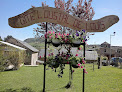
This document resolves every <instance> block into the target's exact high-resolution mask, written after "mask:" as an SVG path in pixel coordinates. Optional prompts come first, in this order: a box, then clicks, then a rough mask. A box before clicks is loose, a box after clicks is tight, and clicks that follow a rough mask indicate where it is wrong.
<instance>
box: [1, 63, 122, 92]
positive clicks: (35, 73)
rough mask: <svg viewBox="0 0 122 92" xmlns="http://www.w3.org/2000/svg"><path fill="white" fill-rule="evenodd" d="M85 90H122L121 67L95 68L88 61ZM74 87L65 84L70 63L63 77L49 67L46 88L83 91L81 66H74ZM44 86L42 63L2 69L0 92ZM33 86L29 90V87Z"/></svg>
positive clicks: (61, 91)
mask: <svg viewBox="0 0 122 92" xmlns="http://www.w3.org/2000/svg"><path fill="white" fill-rule="evenodd" d="M86 69H87V71H88V74H85V92H122V69H119V68H116V67H112V66H102V68H101V69H97V65H95V69H94V71H93V68H92V64H86ZM74 71H75V72H74V73H73V81H72V87H71V88H69V89H66V88H64V86H66V84H67V83H68V81H69V66H68V65H67V66H66V68H65V69H64V74H63V77H62V78H58V76H57V75H58V69H57V72H54V71H53V70H52V69H50V70H47V71H46V92H82V69H74ZM42 89H43V65H40V66H38V67H27V66H26V67H25V66H23V67H21V68H20V69H19V70H17V71H5V72H0V92H41V91H42ZM26 90H30V91H26Z"/></svg>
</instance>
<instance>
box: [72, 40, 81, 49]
mask: <svg viewBox="0 0 122 92" xmlns="http://www.w3.org/2000/svg"><path fill="white" fill-rule="evenodd" d="M72 43H73V47H79V46H80V45H81V39H74V40H72Z"/></svg>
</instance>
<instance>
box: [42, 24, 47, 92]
mask: <svg viewBox="0 0 122 92" xmlns="http://www.w3.org/2000/svg"><path fill="white" fill-rule="evenodd" d="M46 33H47V22H46ZM46 51H47V38H46V37H45V54H44V57H45V58H44V80H43V92H45V76H46Z"/></svg>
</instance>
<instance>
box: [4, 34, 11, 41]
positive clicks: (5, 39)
mask: <svg viewBox="0 0 122 92" xmlns="http://www.w3.org/2000/svg"><path fill="white" fill-rule="evenodd" d="M10 38H12V36H11V35H8V36H7V37H5V38H4V41H5V42H7V41H8V39H10Z"/></svg>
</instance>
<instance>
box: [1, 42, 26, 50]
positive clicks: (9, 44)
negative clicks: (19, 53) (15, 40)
mask: <svg viewBox="0 0 122 92" xmlns="http://www.w3.org/2000/svg"><path fill="white" fill-rule="evenodd" d="M0 43H2V44H6V45H8V46H11V47H14V48H17V49H20V50H26V49H24V48H22V47H19V46H16V45H13V44H11V43H8V42H4V41H0Z"/></svg>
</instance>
